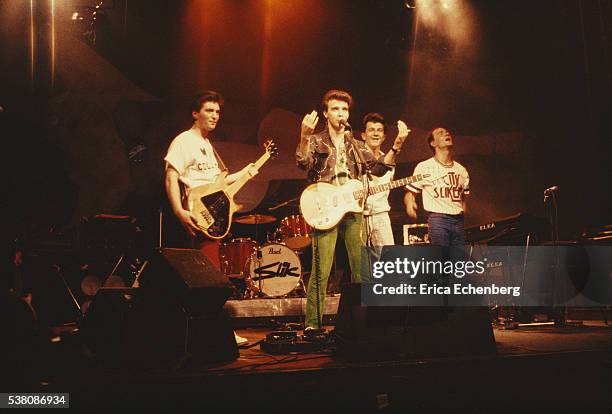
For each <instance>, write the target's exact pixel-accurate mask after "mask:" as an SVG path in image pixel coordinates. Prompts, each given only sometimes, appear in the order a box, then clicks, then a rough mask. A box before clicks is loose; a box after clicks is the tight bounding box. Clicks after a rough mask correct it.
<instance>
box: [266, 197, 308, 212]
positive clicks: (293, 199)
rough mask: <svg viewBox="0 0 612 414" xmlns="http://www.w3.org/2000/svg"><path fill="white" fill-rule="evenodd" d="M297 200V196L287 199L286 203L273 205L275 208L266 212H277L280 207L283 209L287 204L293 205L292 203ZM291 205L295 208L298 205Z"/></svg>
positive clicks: (269, 208) (270, 208)
mask: <svg viewBox="0 0 612 414" xmlns="http://www.w3.org/2000/svg"><path fill="white" fill-rule="evenodd" d="M299 199H300V197H299V196H297V197H294V198H292V199H289V200H287V201H284V202H282V203H280V204H277V205H275V206H272V207H268V211H274V210H277V209H279V208H281V207H284V206H286V205H288V204H291V203H294V202H296V201H298V200H299ZM293 205H294V206H297V205H298V204H297V203H296V204H293Z"/></svg>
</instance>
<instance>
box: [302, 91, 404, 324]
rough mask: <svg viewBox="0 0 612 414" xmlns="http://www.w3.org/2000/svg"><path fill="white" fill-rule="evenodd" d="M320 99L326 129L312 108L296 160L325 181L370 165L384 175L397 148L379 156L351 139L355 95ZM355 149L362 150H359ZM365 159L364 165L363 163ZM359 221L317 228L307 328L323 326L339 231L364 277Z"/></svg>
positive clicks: (355, 273)
mask: <svg viewBox="0 0 612 414" xmlns="http://www.w3.org/2000/svg"><path fill="white" fill-rule="evenodd" d="M321 104H322V108H321V109H322V111H323V116H324V117H325V119H326V120H327V122H326V126H325V129H324V130H323V131H321V132H319V133H317V134H313V132H314V129H315V127H316V125H317V122H318V121H319V115H318V114H317V111H314V110H313V111H312V112H311V113H309V114H306V116H304V119H303V120H302V125H301V134H300V142H299V144H298V146H297V149H296V153H295V157H296V160H297V164H298V166H299V167H300V168H302V169H304V170H307V171H308V179H309V180H310V181H311V182H327V183H330V184H333V185H338V186H339V185H342V184H344V183H345V182H347V181H348V180H349V179H359V178H361V176H362V175H363V174H365V173H366V170H369V171H370V172H371V173H372V174H374V175H376V176H382V175H384V174H385V173H386V172H387V170H388V169H389V165H394V164H395V154H396V153H395V152H394V151H389V152H388V153H387V154H386V155H385V156H384V157H380V158H379V159H376V158H375V157H374V155H373V154H372V153H371V152H370V151H368V150H367V148H366V147H365V145H364V143H363V142H362V141H358V140H354V139H352V133H351V132H350V126H349V124H348V119H349V111H350V108H351V107H352V104H353V98H352V97H351V95H350V94H349V93H348V92H345V91H342V90H335V89H332V90H329V91H327V92H326V93H325V95H324V96H323V99H322V102H321ZM404 139H405V137H404ZM402 144H403V140H402V141H401V142H399V143H397V145H398V146H397V147H396V148H400V147H401V145H402ZM356 151H359V154H361V156H360V155H359V154H358V153H357V152H356ZM361 159H363V160H364V161H365V163H366V165H362V163H361ZM361 222H362V214H361V213H358V214H355V213H348V214H346V215H345V216H344V218H343V219H342V220H341V221H340V222H339V223H338V224H337V225H336V226H335V227H333V228H332V229H330V230H315V231H314V232H313V236H312V250H313V251H312V273H311V275H310V279H309V281H308V291H307V301H306V324H305V331H306V332H307V331H308V330H311V329H320V328H321V327H322V326H323V309H324V306H323V304H324V300H325V291H326V288H327V282H328V280H329V275H330V272H331V267H332V262H333V260H334V252H335V247H336V239H337V238H338V234H340V236H341V237H343V238H344V244H345V246H346V250H347V254H348V259H349V265H350V268H351V277H352V280H353V282H360V281H361V248H362V247H364V241H363V237H362V233H361ZM317 296H318V298H317Z"/></svg>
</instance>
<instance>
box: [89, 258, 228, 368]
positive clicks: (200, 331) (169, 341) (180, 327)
mask: <svg viewBox="0 0 612 414" xmlns="http://www.w3.org/2000/svg"><path fill="white" fill-rule="evenodd" d="M140 278H141V279H140V287H139V288H101V289H99V290H98V293H97V294H96V296H95V297H94V299H93V300H92V303H91V305H90V307H89V309H88V311H87V313H86V314H85V316H84V318H83V321H82V323H81V334H82V337H83V339H84V342H85V343H86V344H87V345H88V346H89V347H90V348H91V349H92V350H93V351H94V352H95V353H96V355H97V356H98V357H99V358H100V359H102V360H105V361H107V362H119V363H121V364H126V363H127V364H130V365H152V364H160V363H164V362H169V361H172V360H175V359H177V358H182V357H191V358H193V359H195V360H198V361H199V362H225V361H231V360H234V359H236V358H238V355H239V353H238V347H237V345H236V341H235V339H234V333H233V330H232V327H231V324H230V320H229V317H228V315H227V313H226V312H225V311H224V309H223V305H224V304H225V301H226V300H227V298H228V297H229V295H230V293H231V291H232V288H231V284H230V282H229V281H227V279H226V278H225V276H224V275H223V274H221V273H220V272H219V271H218V270H216V269H215V268H214V267H213V266H212V265H211V264H210V262H209V261H208V259H207V258H206V257H205V256H204V255H203V254H202V252H200V251H199V250H190V249H162V250H161V251H159V252H157V253H156V254H155V255H154V257H152V258H151V261H150V264H149V265H148V266H147V268H146V269H145V270H144V271H143V274H142V275H141V277H140Z"/></svg>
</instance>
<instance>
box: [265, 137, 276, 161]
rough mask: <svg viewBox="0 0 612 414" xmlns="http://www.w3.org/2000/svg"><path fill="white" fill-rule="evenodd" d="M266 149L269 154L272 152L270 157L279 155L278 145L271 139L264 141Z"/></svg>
mask: <svg viewBox="0 0 612 414" xmlns="http://www.w3.org/2000/svg"><path fill="white" fill-rule="evenodd" d="M264 149H265V150H266V152H267V153H268V154H270V157H272V158H274V157H277V156H278V147H277V146H276V144H275V143H274V141H272V140H271V139H269V140H267V141H266V142H265V143H264Z"/></svg>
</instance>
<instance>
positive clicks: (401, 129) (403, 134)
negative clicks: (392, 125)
mask: <svg viewBox="0 0 612 414" xmlns="http://www.w3.org/2000/svg"><path fill="white" fill-rule="evenodd" d="M408 134H410V129H409V128H408V126H407V125H406V123H404V121H401V120H399V121H397V137H395V141H393V148H395V149H397V150H399V149H400V148H402V145H404V141H405V140H406V138H407V137H408Z"/></svg>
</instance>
